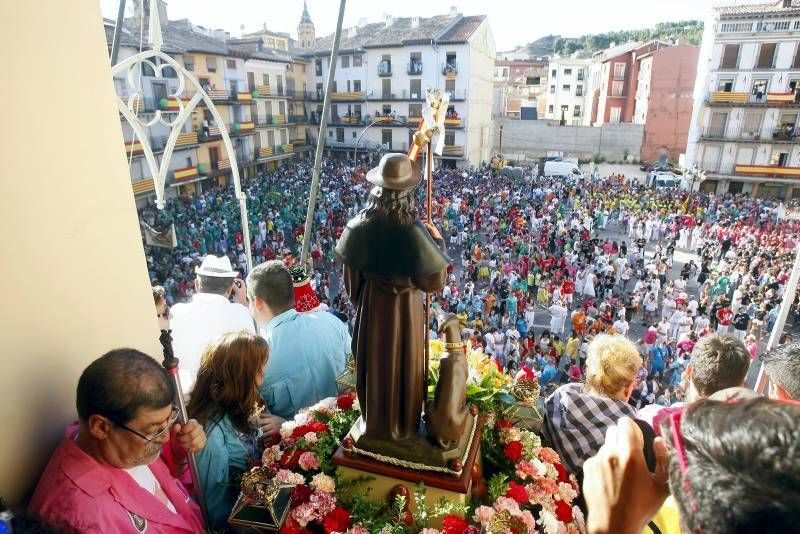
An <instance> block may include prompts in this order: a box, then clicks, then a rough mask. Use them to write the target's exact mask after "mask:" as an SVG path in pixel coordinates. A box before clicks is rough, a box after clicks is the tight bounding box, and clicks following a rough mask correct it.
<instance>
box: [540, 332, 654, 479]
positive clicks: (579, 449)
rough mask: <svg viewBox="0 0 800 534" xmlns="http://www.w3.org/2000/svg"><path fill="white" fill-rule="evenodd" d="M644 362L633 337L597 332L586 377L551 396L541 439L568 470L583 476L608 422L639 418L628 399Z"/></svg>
mask: <svg viewBox="0 0 800 534" xmlns="http://www.w3.org/2000/svg"><path fill="white" fill-rule="evenodd" d="M641 366H642V358H641V356H640V355H639V351H638V350H637V349H636V345H634V344H633V343H632V342H631V341H630V340H628V339H627V338H625V337H622V336H611V335H608V334H598V335H596V336H595V337H594V338H593V339H592V341H591V343H589V346H588V348H587V357H586V380H585V382H584V383H580V382H576V383H570V384H565V385H563V386H561V387H559V388H558V389H557V390H556V391H555V392H554V393H553V394H552V395H550V397H548V398H547V400H546V401H545V405H544V408H545V410H544V411H545V414H544V423H543V426H542V431H543V438H544V441H545V442H547V444H548V445H549V446H550V447H552V448H553V449H555V450H556V452H558V454H559V455H560V456H561V459H562V461H563V463H564V465H565V466H566V467H567V468H568V469H569V470H570V472H572V473H574V474H576V475H580V472H581V468H582V466H583V462H584V461H585V460H586V459H587V458H590V457H591V456H593V455H594V454H595V453H596V452H597V451H598V450H599V449H600V447H601V446H602V445H603V442H604V440H605V433H606V429H607V428H608V427H609V426H611V425H613V424H615V423H616V421H617V420H618V419H619V418H620V417H631V418H633V417H635V413H636V411H635V410H634V409H633V407H632V406H630V405H629V404H628V399H629V398H630V396H631V393H632V392H633V390H634V388H635V387H636V375H637V372H638V371H639V369H640V368H641ZM651 431H652V430H651Z"/></svg>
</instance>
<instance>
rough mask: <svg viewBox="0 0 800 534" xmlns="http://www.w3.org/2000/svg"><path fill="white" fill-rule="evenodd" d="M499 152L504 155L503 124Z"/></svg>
mask: <svg viewBox="0 0 800 534" xmlns="http://www.w3.org/2000/svg"><path fill="white" fill-rule="evenodd" d="M499 152H500V155H501V156H502V155H503V125H502V124H501V125H500V149H499Z"/></svg>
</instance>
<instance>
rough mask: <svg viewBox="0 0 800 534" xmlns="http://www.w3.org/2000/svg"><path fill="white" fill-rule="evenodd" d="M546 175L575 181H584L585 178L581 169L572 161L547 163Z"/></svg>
mask: <svg viewBox="0 0 800 534" xmlns="http://www.w3.org/2000/svg"><path fill="white" fill-rule="evenodd" d="M544 175H545V176H558V177H561V178H573V179H575V180H583V178H584V176H583V173H582V172H581V169H580V168H579V167H578V165H577V164H576V163H573V162H572V161H545V162H544Z"/></svg>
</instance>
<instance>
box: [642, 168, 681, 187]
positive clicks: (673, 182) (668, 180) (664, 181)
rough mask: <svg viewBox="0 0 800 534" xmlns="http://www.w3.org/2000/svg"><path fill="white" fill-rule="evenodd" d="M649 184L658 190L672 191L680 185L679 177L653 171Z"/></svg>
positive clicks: (669, 173)
mask: <svg viewBox="0 0 800 534" xmlns="http://www.w3.org/2000/svg"><path fill="white" fill-rule="evenodd" d="M647 183H648V185H649V186H650V187H655V188H656V189H671V188H674V187H676V186H677V185H678V177H677V176H676V175H674V174H673V173H671V172H664V171H653V172H651V173H650V176H649V177H648V180H647Z"/></svg>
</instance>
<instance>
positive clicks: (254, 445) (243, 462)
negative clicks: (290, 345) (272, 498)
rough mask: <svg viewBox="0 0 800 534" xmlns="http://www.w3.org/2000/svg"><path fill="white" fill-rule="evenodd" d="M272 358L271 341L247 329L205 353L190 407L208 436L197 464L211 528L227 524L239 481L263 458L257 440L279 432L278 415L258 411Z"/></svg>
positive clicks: (226, 337)
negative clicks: (277, 427)
mask: <svg viewBox="0 0 800 534" xmlns="http://www.w3.org/2000/svg"><path fill="white" fill-rule="evenodd" d="M268 357H269V348H268V346H267V342H266V340H265V339H264V338H262V337H261V336H258V335H256V334H253V333H250V332H246V331H241V332H230V333H227V334H223V335H221V336H220V337H218V338H217V339H216V340H214V341H212V342H211V343H210V344H209V345H208V347H206V350H205V351H204V352H203V358H202V361H201V363H200V370H199V372H198V373H197V381H196V382H195V384H194V389H193V390H192V395H191V400H190V401H189V405H188V406H187V411H188V412H189V414H190V415H189V416H190V417H191V418H193V419H197V421H198V422H199V423H200V424H201V425H203V428H204V429H205V432H206V436H207V439H208V441H207V443H206V446H205V448H204V449H203V450H202V451H201V452H200V453H198V455H197V463H198V471H199V474H200V484H201V485H202V488H203V493H204V496H205V500H206V507H207V508H208V515H209V520H210V522H211V524H210V525H208V526H209V527H210V528H223V527H225V526H226V524H227V523H226V519H227V517H228V515H229V514H230V511H231V509H232V508H233V504H234V502H235V500H236V497H237V495H238V493H239V479H240V477H241V475H242V473H244V472H246V471H248V470H249V469H250V467H251V466H252V465H253V462H254V461H255V460H257V459H259V458H260V453H261V451H260V450H258V449H259V445H258V438H259V437H260V436H261V434H262V432H267V433H269V432H274V429H272V428H271V427H270V425H272V424H273V423H274V422H273V421H272V420H271V419H272V417H273V416H269V415H266V416H259V415H257V414H259V413H260V411H261V410H262V409H263V401H262V400H261V397H260V396H259V394H258V388H259V387H260V386H261V384H262V382H263V381H264V368H265V366H266V364H267V358H268Z"/></svg>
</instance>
